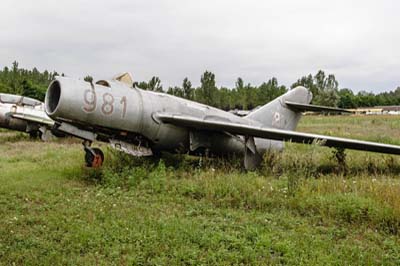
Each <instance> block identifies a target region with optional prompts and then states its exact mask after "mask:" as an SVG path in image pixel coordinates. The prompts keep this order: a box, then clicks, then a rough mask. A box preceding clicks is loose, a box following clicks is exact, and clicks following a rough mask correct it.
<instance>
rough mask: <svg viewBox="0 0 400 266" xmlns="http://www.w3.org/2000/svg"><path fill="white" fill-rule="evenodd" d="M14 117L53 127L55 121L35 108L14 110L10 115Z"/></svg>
mask: <svg viewBox="0 0 400 266" xmlns="http://www.w3.org/2000/svg"><path fill="white" fill-rule="evenodd" d="M9 114H10V115H11V116H12V117H15V118H19V119H22V120H26V121H29V122H34V123H38V124H43V125H48V126H53V125H54V121H53V120H52V119H51V118H50V117H48V116H47V114H46V113H45V111H43V110H41V109H35V108H23V107H19V106H17V108H15V109H12V110H11V112H10V113H9Z"/></svg>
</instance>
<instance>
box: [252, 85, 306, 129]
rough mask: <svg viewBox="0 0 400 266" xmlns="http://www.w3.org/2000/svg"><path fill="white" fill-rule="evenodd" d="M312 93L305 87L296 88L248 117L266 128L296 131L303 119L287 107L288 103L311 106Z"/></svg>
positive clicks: (298, 113) (299, 113)
mask: <svg viewBox="0 0 400 266" xmlns="http://www.w3.org/2000/svg"><path fill="white" fill-rule="evenodd" d="M311 99H312V93H311V92H310V91H309V90H307V89H306V88H304V87H301V86H300V87H296V88H294V89H292V90H290V91H288V92H287V93H285V94H283V95H281V96H280V97H278V98H276V99H275V100H273V101H271V102H269V103H267V104H266V105H263V106H262V107H260V108H258V109H257V110H255V111H253V112H251V113H250V114H248V115H247V116H246V118H247V119H251V120H254V121H257V122H260V123H262V124H263V125H264V126H267V127H273V128H279V129H287V130H294V129H295V128H296V126H297V124H298V122H299V120H300V118H301V112H297V111H294V110H292V109H290V108H289V106H287V105H286V103H285V102H286V101H289V102H296V103H301V104H309V103H310V102H311Z"/></svg>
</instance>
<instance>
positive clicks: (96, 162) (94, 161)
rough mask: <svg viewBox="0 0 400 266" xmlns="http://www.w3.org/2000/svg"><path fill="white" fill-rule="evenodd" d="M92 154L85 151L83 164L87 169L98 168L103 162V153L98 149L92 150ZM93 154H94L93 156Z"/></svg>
mask: <svg viewBox="0 0 400 266" xmlns="http://www.w3.org/2000/svg"><path fill="white" fill-rule="evenodd" d="M92 151H93V152H91V151H90V150H86V152H85V162H86V166H87V167H93V168H99V167H101V166H102V165H103V162H104V153H103V151H102V150H100V149H99V148H93V149H92ZM93 153H94V154H93Z"/></svg>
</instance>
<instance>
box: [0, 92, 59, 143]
mask: <svg viewBox="0 0 400 266" xmlns="http://www.w3.org/2000/svg"><path fill="white" fill-rule="evenodd" d="M53 124H54V122H53V120H51V119H50V118H49V117H48V116H47V114H46V113H45V111H44V104H43V103H42V102H40V101H38V100H35V99H32V98H29V97H24V96H20V95H13V94H6V93H0V127H2V128H7V129H11V130H16V131H21V132H26V133H29V134H31V135H42V137H43V138H46V137H49V134H50V133H49V132H48V130H47V129H48V127H50V126H53Z"/></svg>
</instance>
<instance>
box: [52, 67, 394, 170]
mask: <svg viewBox="0 0 400 266" xmlns="http://www.w3.org/2000/svg"><path fill="white" fill-rule="evenodd" d="M132 84H133V81H132V78H131V77H130V75H129V74H127V73H125V74H122V75H119V76H117V77H115V78H114V79H111V80H100V81H98V82H96V83H95V84H93V83H89V82H85V81H82V80H75V79H70V78H65V77H57V78H56V79H55V80H54V81H53V82H52V83H51V84H50V86H49V88H48V90H47V93H46V99H45V108H46V112H47V114H48V115H49V117H51V118H52V119H53V120H55V121H56V122H55V125H54V127H55V128H56V129H57V130H59V131H62V132H65V133H67V134H70V135H73V136H76V137H78V138H81V139H83V140H84V142H83V144H84V150H85V152H86V154H85V160H86V165H87V166H92V167H97V166H100V165H101V164H102V163H103V161H104V155H103V152H102V151H101V150H100V149H98V148H92V147H91V144H92V142H93V141H95V140H99V141H104V142H109V143H110V144H111V146H112V147H114V148H116V149H119V150H122V151H124V152H126V153H129V154H131V155H134V156H151V155H153V154H156V153H158V152H160V151H170V152H176V153H189V154H201V153H208V154H217V155H230V154H242V155H244V166H245V168H246V169H254V168H256V167H257V166H258V165H259V163H260V162H261V158H262V155H263V154H264V153H265V152H266V151H267V150H268V149H273V150H282V149H283V148H284V142H283V141H292V142H298V143H305V144H311V143H317V144H319V145H322V146H328V147H342V148H347V149H355V150H364V151H373V152H381V153H389V154H400V146H396V145H388V144H381V143H375V142H367V141H360V140H353V139H345V138H338V137H331V136H323V135H317V134H309V133H302V132H297V131H294V130H295V128H296V126H297V124H298V122H299V120H300V117H301V115H302V114H301V112H303V111H307V110H309V111H344V110H342V109H336V108H331V107H323V106H316V105H310V104H309V103H310V102H311V99H312V94H311V92H310V91H309V90H307V89H306V88H304V87H297V88H294V89H292V90H290V91H288V92H287V93H286V94H284V95H282V96H280V97H278V98H276V99H275V100H273V101H271V102H269V103H267V104H266V105H264V106H261V107H260V108H258V109H256V110H254V111H252V112H250V113H249V114H248V115H246V116H244V117H239V116H236V115H234V114H231V113H229V112H225V111H223V110H220V109H217V108H214V107H211V106H207V105H204V104H201V103H197V102H193V101H189V100H186V99H182V98H178V97H175V96H171V95H168V94H165V93H158V92H153V91H145V90H141V89H138V88H135V87H133V86H132Z"/></svg>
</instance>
